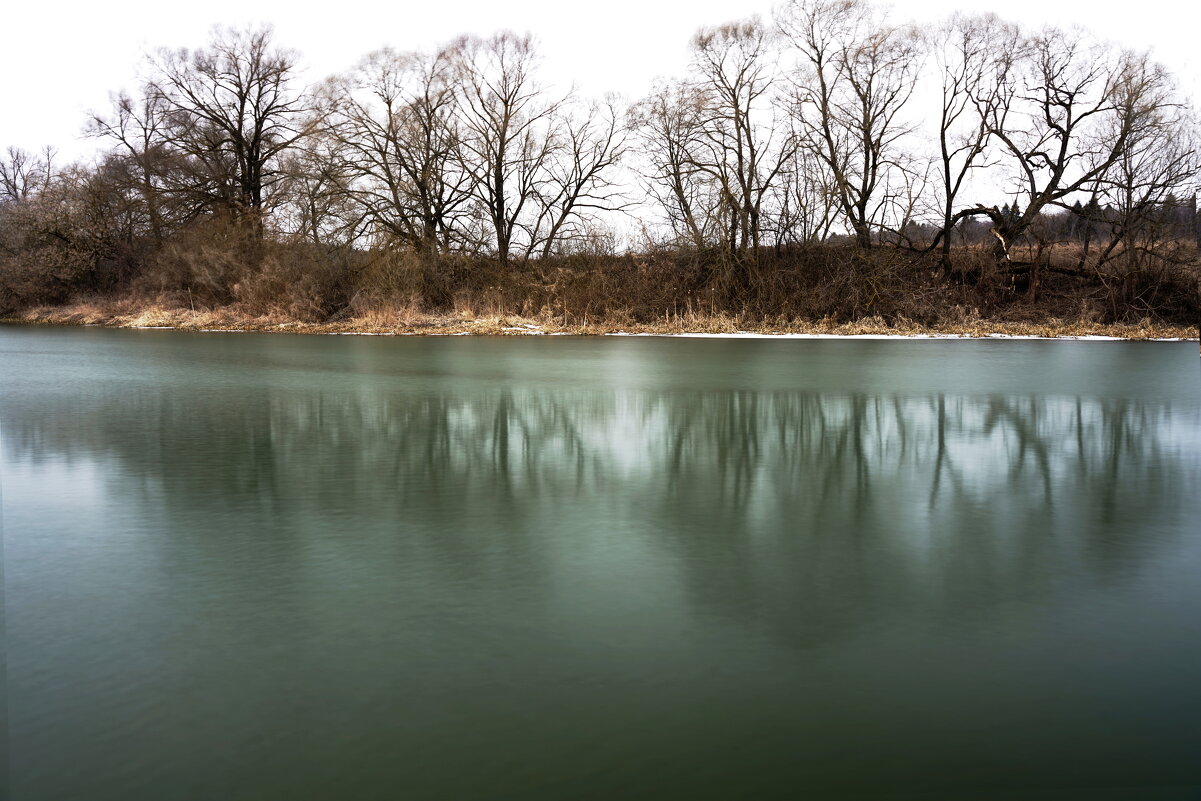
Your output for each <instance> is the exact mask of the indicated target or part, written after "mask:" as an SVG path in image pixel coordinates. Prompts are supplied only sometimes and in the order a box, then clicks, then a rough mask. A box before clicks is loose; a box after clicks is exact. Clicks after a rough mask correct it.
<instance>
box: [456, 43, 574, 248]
mask: <svg viewBox="0 0 1201 801" xmlns="http://www.w3.org/2000/svg"><path fill="white" fill-rule="evenodd" d="M453 58H454V61H455V64H456V68H457V71H458V76H457V81H458V82H459V85H460V88H461V96H460V101H459V114H460V120H461V125H462V130H463V148H464V154H465V155H464V159H463V163H464V165H465V166H466V168H467V170H468V171H469V172H470V173H471V176H472V179H473V180H472V189H473V192H474V195H475V198H476V200H477V201H478V202H479V204H480V206H481V207H482V209H483V212H484V216H485V217H486V218H487V220H488V223H489V224H490V226H491V228H492V233H493V243H492V244H493V246H494V248H495V251H496V255H497V257H498V258H499V259H500V262H501V263H502V264H508V263H509V258H510V255H511V254H512V252H513V250H514V245H515V244H516V240H517V239H518V237H519V236H520V235H521V233H522V230H523V229H522V224H521V223H522V220H523V219H525V218H526V215H528V214H529V213H530V212H531V211H532V210H533V209H532V207H533V206H534V199H535V196H536V195H537V193H538V192H539V190H540V188H541V183H542V182H543V181H544V180H545V177H546V174H545V170H546V165H547V163H548V160H549V159H550V158H551V156H552V153H553V151H554V146H555V145H554V136H553V133H552V130H551V129H552V125H553V121H554V118H555V113H556V111H557V109H558V108H559V106H560V105H561V102H562V101H560V100H553V99H550V98H549V97H548V96H547V93H546V91H545V90H544V89H543V88H542V86H541V85H540V84H539V83H538V80H537V75H536V72H537V66H538V57H537V51H536V49H535V47H534V41H533V39H532V38H531V37H530V36H529V35H524V36H519V35H517V34H515V33H512V32H510V31H504V32H501V33H498V34H496V35H494V36H492V37H490V38H488V39H480V38H477V37H470V36H468V37H463V38H461V39H459V40H458V41H457V42H456V43H455V44H454V45H453Z"/></svg>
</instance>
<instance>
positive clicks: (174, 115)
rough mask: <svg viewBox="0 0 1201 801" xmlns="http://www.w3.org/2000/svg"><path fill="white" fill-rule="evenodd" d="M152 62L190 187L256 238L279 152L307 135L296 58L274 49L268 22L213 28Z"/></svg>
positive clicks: (307, 112)
mask: <svg viewBox="0 0 1201 801" xmlns="http://www.w3.org/2000/svg"><path fill="white" fill-rule="evenodd" d="M151 62H152V67H153V68H154V71H155V74H154V76H153V78H152V80H151V87H152V91H153V92H154V93H155V94H157V95H158V97H159V99H158V100H156V101H155V102H161V103H162V104H163V106H164V107H165V108H166V135H167V141H168V142H169V143H170V145H171V146H172V147H173V148H175V149H176V150H177V151H178V152H180V153H181V154H183V155H184V156H186V157H187V158H188V160H189V162H190V163H191V164H192V165H193V168H194V170H195V175H194V180H195V183H194V186H193V189H194V191H195V192H196V193H197V195H198V197H199V198H200V199H201V200H203V201H206V202H208V203H209V204H210V205H211V206H214V207H216V208H218V209H220V210H221V211H223V212H226V213H229V214H231V215H233V216H234V217H236V218H238V219H249V220H251V221H252V229H253V230H255V231H257V232H259V234H260V235H261V225H260V223H261V217H262V214H263V213H264V211H265V210H266V204H267V199H268V193H269V192H270V190H271V187H272V186H273V185H274V184H275V183H276V182H277V181H278V180H280V178H281V171H280V160H281V157H282V156H283V155H284V153H285V151H286V150H287V149H288V148H289V147H291V146H292V145H293V144H294V143H295V142H296V141H297V140H298V139H299V138H300V137H301V136H303V135H304V134H305V132H306V129H305V125H304V121H305V120H307V119H308V118H309V117H310V103H309V98H308V96H307V95H306V93H305V92H304V91H303V89H302V88H301V87H299V86H297V66H296V64H297V62H296V55H295V54H294V53H293V52H292V51H289V50H285V49H281V48H278V47H276V46H275V44H274V43H273V41H272V31H271V28H270V27H262V28H255V29H231V28H216V29H214V30H213V33H212V36H211V38H210V41H209V43H208V44H207V45H206V46H205V47H203V48H200V49H198V50H194V51H189V50H187V49H180V50H160V51H158V53H157V54H156V55H155V56H154V57H152V59H151Z"/></svg>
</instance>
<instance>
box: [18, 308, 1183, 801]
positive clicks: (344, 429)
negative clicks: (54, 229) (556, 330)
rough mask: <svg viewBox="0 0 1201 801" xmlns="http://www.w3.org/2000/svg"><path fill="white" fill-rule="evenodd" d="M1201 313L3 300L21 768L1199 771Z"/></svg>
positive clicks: (322, 776)
mask: <svg viewBox="0 0 1201 801" xmlns="http://www.w3.org/2000/svg"><path fill="white" fill-rule="evenodd" d="M1199 488H1201V369H1199V366H1198V358H1197V346H1196V343H1188V342H1184V343H1163V342H1158V343H1148V342H1042V341H977V340H972V341H857V340H856V341H844V340H819V341H803V340H787V341H772V340H705V339H670V338H573V337H504V338H484V337H480V338H476V337H426V338H423V337H396V338H383V337H349V336H343V337H337V336H281V335H258V334H216V333H214V334H201V333H181V332H170V331H117V330H106V329H85V328H75V329H71V328H61V329H59V328H36V327H13V326H9V327H0V493H2V495H0V526H2V527H3V548H4V550H3V557H4V559H3V579H4V601H5V603H4V610H3V612H4V619H3V622H4V624H5V634H6V637H5V642H4V647H5V654H4V656H5V663H6V670H7V675H6V677H5V681H6V689H7V693H6V694H5V697H6V702H7V709H6V710H5V711H6V715H7V720H8V735H9V736H8V742H7V746H8V752H9V775H8V783H9V789H10V795H9V796H8V797H11V798H13V799H20V800H21V801H42V800H45V801H69V800H71V799H88V801H107V799H113V800H114V801H117V800H119V801H141V799H148V800H149V799H153V800H155V801H158V800H160V799H222V800H223V801H224V800H227V799H247V800H250V799H255V800H257V799H277V798H278V799H289V800H290V801H296V800H299V799H356V800H367V799H417V800H423V799H447V800H451V801H473V800H474V799H522V801H540V800H541V799H619V798H648V799H676V798H678V799H775V798H781V799H784V798H789V799H795V798H813V799H819V800H820V799H894V800H899V799H922V800H923V801H934V800H937V801H943V800H944V799H945V801H951V800H952V799H955V800H956V801H957V800H958V799H972V801H989V800H990V799H991V800H994V801H1011V800H1012V801H1039V800H1041V799H1055V801H1064V800H1065V799H1082V800H1083V799H1089V801H1097V800H1098V799H1102V800H1104V799H1115V800H1116V799H1122V801H1126V800H1127V799H1138V800H1139V801H1158V800H1163V801H1167V800H1169V799H1182V800H1183V799H1195V798H1197V797H1198V794H1199V793H1201V523H1199V522H1198V521H1201V493H1199V492H1198V489H1199Z"/></svg>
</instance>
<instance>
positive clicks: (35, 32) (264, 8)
mask: <svg viewBox="0 0 1201 801" xmlns="http://www.w3.org/2000/svg"><path fill="white" fill-rule="evenodd" d="M773 5H775V3H773V2H770V0H691V2H688V3H683V2H659V0H605V1H604V2H602V3H572V2H565V1H564V0H559V2H551V1H550V0H510V2H493V1H490V0H449V1H448V0H443V2H436V3H429V2H421V3H414V2H378V0H373V1H372V2H366V1H364V0H336V2H329V0H321V2H312V1H311V0H309V2H300V1H298V0H257V1H256V0H240V1H238V0H204V1H203V2H186V0H185V2H163V0H155V2H147V0H135V2H128V0H127V1H126V2H122V1H121V0H118V1H117V2H116V3H97V2H87V3H78V2H74V1H70V2H57V3H52V2H46V1H45V0H43V1H42V2H33V0H17V1H16V2H14V3H11V4H9V7H8V8H7V9H6V10H5V23H6V24H5V28H6V29H7V31H8V32H7V34H6V35H5V36H4V40H3V42H2V43H0V75H2V76H3V77H2V79H0V110H2V111H0V147H4V146H8V145H16V146H20V147H25V148H27V149H36V148H39V147H41V146H42V145H52V146H54V147H56V148H58V149H59V151H60V153H61V154H62V156H64V157H66V158H80V157H84V156H86V154H88V153H89V152H91V151H92V149H93V146H92V145H90V144H89V143H88V142H86V141H84V140H82V139H81V133H82V130H83V126H84V123H85V121H86V118H87V113H88V111H89V110H90V109H95V110H104V109H105V108H106V107H107V105H108V97H109V93H110V92H112V91H115V90H118V89H121V88H125V87H133V86H134V85H135V84H136V77H135V76H136V74H137V71H138V68H139V66H140V64H142V63H143V59H144V55H145V54H146V53H147V52H149V51H152V50H153V49H155V48H157V47H161V46H166V47H196V46H201V45H203V44H204V42H205V40H206V38H207V35H208V32H209V30H210V28H211V27H212V26H213V25H215V24H225V25H245V24H258V23H263V22H267V23H271V24H272V25H274V27H275V31H276V40H277V42H278V43H279V44H281V45H283V46H286V47H290V48H293V49H295V50H297V51H299V53H300V55H301V62H302V63H303V64H304V65H305V66H306V68H307V74H308V77H309V78H311V79H319V78H322V77H325V76H326V75H329V74H332V73H334V72H338V71H342V70H345V69H347V68H348V67H350V66H352V65H353V64H354V63H355V62H356V61H358V60H359V58H361V57H362V56H363V55H365V54H366V53H368V52H370V51H372V50H375V49H377V48H379V47H382V46H384V45H390V46H392V47H395V48H398V49H402V50H403V49H417V48H423V47H430V46H433V45H437V44H440V43H443V42H445V41H447V40H449V39H452V38H454V37H455V36H457V35H459V34H462V33H475V34H481V35H485V34H488V33H491V32H493V31H496V30H499V29H503V28H509V29H512V30H515V31H519V32H526V31H528V32H530V33H532V34H534V35H535V36H536V37H537V38H538V40H539V42H540V49H541V52H542V54H543V57H544V67H545V70H546V74H547V76H548V77H549V78H550V79H551V80H552V81H553V82H555V83H559V84H563V85H569V84H571V83H574V84H575V85H576V86H577V88H578V89H579V90H580V91H581V92H583V93H585V94H590V95H601V94H603V93H604V92H607V91H613V92H618V93H620V94H623V95H625V96H626V97H629V98H636V97H638V96H641V95H642V94H643V93H645V92H646V91H647V89H648V88H649V87H650V85H651V82H652V81H653V79H654V78H655V77H656V76H668V75H679V74H682V73H683V71H684V68H685V65H686V63H687V58H688V41H689V38H690V37H691V36H692V34H693V33H694V32H695V31H696V29H697V28H698V27H699V26H701V25H711V24H718V23H721V22H725V21H728V20H730V19H735V18H742V17H746V16H750V15H752V14H760V15H761V16H763V17H765V18H766V17H769V16H770V14H771V9H772V7H773ZM889 7H890V8H891V17H892V18H893V19H894V20H896V21H907V20H913V21H918V22H932V21H935V20H937V19H940V18H942V17H944V16H946V15H948V14H950V13H951V12H953V11H955V10H956V9H957V7H959V8H966V10H969V11H978V10H981V9H980V8H979V7H975V6H967V5H966V4H964V3H963V2H962V0H959V2H955V0H921V1H920V2H918V0H899V1H898V2H894V3H892V4H889ZM994 10H996V11H997V12H998V13H999V14H1000V15H1001V16H1003V17H1005V18H1007V19H1010V20H1013V21H1018V22H1022V23H1025V24H1026V25H1028V26H1030V27H1041V26H1043V25H1048V24H1049V25H1058V26H1070V25H1074V24H1079V25H1083V26H1085V27H1087V28H1089V29H1091V30H1092V31H1093V32H1095V33H1096V34H1098V35H1099V36H1101V37H1103V38H1107V39H1111V40H1114V41H1116V42H1119V43H1121V44H1124V45H1128V46H1132V47H1137V48H1152V49H1153V50H1154V52H1155V54H1156V56H1157V58H1158V59H1159V60H1160V61H1162V62H1163V63H1165V64H1166V65H1167V66H1168V67H1169V68H1171V69H1172V70H1173V72H1174V73H1175V74H1176V75H1177V77H1178V78H1179V79H1180V82H1181V84H1182V85H1183V86H1184V88H1185V89H1186V90H1187V91H1188V92H1189V94H1190V95H1192V96H1193V97H1194V98H1197V97H1198V96H1199V95H1201V34H1198V29H1199V26H1198V23H1201V11H1198V10H1197V9H1196V8H1195V7H1194V8H1190V7H1189V4H1187V3H1183V2H1180V0H1140V1H1139V2H1136V3H1131V2H1129V0H1123V2H1115V1H1114V0H1050V1H1048V0H1007V2H1005V3H1003V4H998V5H997V6H995V7H994Z"/></svg>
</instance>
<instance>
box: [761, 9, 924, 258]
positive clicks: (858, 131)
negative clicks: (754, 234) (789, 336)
mask: <svg viewBox="0 0 1201 801" xmlns="http://www.w3.org/2000/svg"><path fill="white" fill-rule="evenodd" d="M777 24H778V26H779V29H780V30H781V32H782V33H783V35H784V36H785V37H786V38H787V40H788V41H789V42H790V44H791V45H792V52H793V54H794V55H795V58H796V61H797V64H796V67H795V69H794V70H793V87H794V105H793V115H794V120H795V127H796V130H797V132H798V134H799V136H800V146H802V147H805V148H807V149H809V150H810V151H811V152H812V153H813V154H814V155H816V156H817V157H818V158H819V159H821V161H822V162H823V163H824V164H825V165H826V168H827V169H828V170H829V172H830V175H831V177H832V178H833V183H834V190H835V197H836V198H837V200H838V205H839V210H840V212H841V213H842V216H843V217H844V219H845V221H846V223H847V226H848V227H849V228H850V229H851V232H852V233H853V234H854V236H855V241H856V242H857V243H858V244H859V246H860V247H864V248H866V247H870V246H871V244H872V241H873V230H874V229H878V228H879V227H881V218H882V215H883V214H884V212H886V211H887V210H888V209H889V205H890V200H891V198H890V197H889V196H888V195H887V193H885V192H883V191H882V190H884V189H885V187H886V185H887V178H888V173H889V172H890V171H891V170H895V169H902V168H904V167H905V166H906V165H905V164H904V163H903V160H902V155H903V154H902V153H901V151H900V141H901V139H902V138H903V137H904V136H905V135H906V134H908V133H909V131H910V126H909V124H908V123H907V122H906V121H905V120H904V119H903V118H902V116H901V112H902V110H903V109H904V107H905V104H906V102H907V101H908V100H909V98H910V96H911V95H912V93H913V88H914V85H915V82H916V80H917V75H918V67H919V65H920V56H921V49H920V46H919V45H920V43H919V40H918V37H917V36H916V34H915V32H914V31H913V30H912V29H911V28H906V27H896V26H891V25H887V24H885V23H884V22H883V21H881V20H879V19H878V18H877V17H876V15H875V13H874V12H873V10H872V9H871V7H870V6H869V5H867V3H866V2H865V1H864V0H791V2H789V3H788V4H787V5H785V6H784V7H783V8H782V9H781V11H780V13H779V14H778V16H777Z"/></svg>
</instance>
